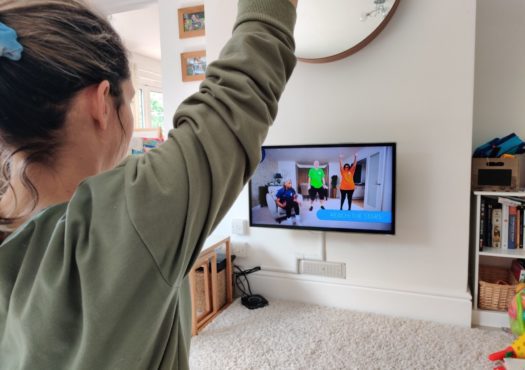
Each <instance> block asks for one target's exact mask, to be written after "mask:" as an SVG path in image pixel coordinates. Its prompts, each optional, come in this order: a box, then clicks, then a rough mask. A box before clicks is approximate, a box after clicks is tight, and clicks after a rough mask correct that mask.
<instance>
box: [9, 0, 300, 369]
mask: <svg viewBox="0 0 525 370" xmlns="http://www.w3.org/2000/svg"><path fill="white" fill-rule="evenodd" d="M295 5H296V3H295V1H293V0H240V2H239V5H238V16H237V20H236V22H235V25H234V28H233V34H232V37H231V39H230V40H229V41H228V43H227V44H226V45H225V46H224V48H223V50H222V52H221V54H220V57H219V59H218V60H217V61H215V62H213V63H211V64H210V65H209V66H208V69H207V71H206V79H205V80H204V81H203V82H202V83H201V85H200V86H199V90H198V92H197V93H195V94H193V95H191V96H190V97H188V98H187V99H186V100H185V101H184V102H183V103H182V104H181V105H180V106H179V108H178V110H177V112H176V113H175V116H174V118H173V124H174V127H175V128H176V129H174V130H172V131H170V133H169V136H168V139H167V140H166V142H165V143H164V144H162V145H161V146H160V147H159V148H157V149H155V150H152V151H150V152H149V153H147V154H145V155H141V156H131V157H127V158H126V159H125V160H124V161H122V160H123V158H124V157H125V155H126V153H127V148H128V144H129V142H130V137H131V132H132V130H133V117H132V113H131V108H130V104H131V101H132V98H133V96H134V88H133V85H132V83H131V78H130V68H129V62H128V57H127V54H126V51H125V49H124V47H123V45H122V42H121V40H120V38H119V36H118V35H117V34H116V33H115V31H114V30H113V29H112V27H111V26H110V24H109V23H108V22H107V20H106V19H104V18H103V17H101V16H98V15H97V14H96V13H94V12H93V11H91V10H90V9H89V8H88V7H87V6H86V5H85V4H84V3H83V2H82V1H79V0H27V1H11V0H0V158H1V159H0V167H1V171H0V174H1V176H0V229H1V231H2V233H3V235H2V236H1V239H0V242H1V245H0V369H2V370H22V369H53V370H60V369H75V370H79V369H89V370H92V369H97V370H102V369H112V370H120V369H122V370H124V369H125V370H133V369H188V368H189V364H188V358H189V343H190V338H191V306H190V299H189V285H188V279H187V274H188V271H189V270H190V268H191V266H192V264H193V262H194V261H195V259H196V257H197V256H198V254H199V252H200V249H201V247H202V245H203V243H204V242H205V240H206V238H207V236H208V234H209V233H210V232H211V230H213V228H214V227H215V226H216V225H217V223H218V222H219V221H220V220H221V218H222V217H223V216H224V215H225V213H226V212H227V211H228V209H229V208H230V206H231V205H232V204H233V202H234V201H235V199H236V197H237V195H238V194H239V193H240V192H241V190H242V188H243V186H244V184H245V183H246V182H247V181H248V179H249V178H250V176H251V175H252V174H253V171H254V170H255V168H256V166H257V165H258V163H259V162H260V157H261V144H262V142H263V141H264V139H265V137H266V134H267V131H268V128H269V126H270V125H271V123H272V121H273V120H274V119H275V116H276V114H277V103H278V100H279V98H280V96H281V94H282V92H283V90H284V87H285V84H286V82H287V80H288V79H289V77H290V75H291V73H292V70H293V68H294V66H295V63H296V58H295V56H294V47H295V46H294V40H293V28H294V24H295V17H296V13H295Z"/></svg>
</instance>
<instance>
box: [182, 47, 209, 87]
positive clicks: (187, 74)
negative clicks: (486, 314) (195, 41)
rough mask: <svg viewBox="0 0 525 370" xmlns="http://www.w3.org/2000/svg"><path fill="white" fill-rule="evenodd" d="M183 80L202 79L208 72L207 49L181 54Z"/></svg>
mask: <svg viewBox="0 0 525 370" xmlns="http://www.w3.org/2000/svg"><path fill="white" fill-rule="evenodd" d="M180 57H181V68H182V81H184V82H189V81H201V80H204V76H205V74H206V50H199V51H191V52H187V53H182V54H181V56H180Z"/></svg>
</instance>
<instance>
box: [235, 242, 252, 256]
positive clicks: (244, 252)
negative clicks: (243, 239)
mask: <svg viewBox="0 0 525 370" xmlns="http://www.w3.org/2000/svg"><path fill="white" fill-rule="evenodd" d="M232 254H235V255H236V256H237V257H238V258H245V257H247V256H248V243H232Z"/></svg>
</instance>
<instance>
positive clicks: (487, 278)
mask: <svg viewBox="0 0 525 370" xmlns="http://www.w3.org/2000/svg"><path fill="white" fill-rule="evenodd" d="M516 285H517V282H516V279H515V278H514V275H513V274H512V272H511V271H510V270H509V269H505V268H502V267H495V266H484V265H480V266H479V305H478V307H479V308H481V309H484V310H497V311H505V310H507V308H508V307H509V302H510V300H511V299H512V297H514V295H515V294H516V291H515V290H516Z"/></svg>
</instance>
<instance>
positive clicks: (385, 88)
mask: <svg viewBox="0 0 525 370" xmlns="http://www.w3.org/2000/svg"><path fill="white" fill-rule="evenodd" d="M176 3H177V1H171V0H160V7H161V22H162V23H166V22H169V21H170V19H168V18H171V16H172V15H174V14H176V7H177V6H176ZM219 3H220V4H219ZM205 6H206V19H207V51H208V59H209V61H211V60H213V59H215V58H216V57H217V55H218V51H219V49H220V46H222V45H223V44H224V43H225V42H226V40H227V38H228V36H229V35H230V32H231V29H232V24H233V20H234V16H235V7H236V0H223V1H220V2H217V1H211V0H208V1H206V3H205ZM475 12H476V6H475V0H465V1H457V0H444V1H432V0H403V1H401V4H400V6H399V8H398V10H397V13H396V14H395V16H394V17H393V18H392V21H391V23H390V24H389V25H388V26H387V27H386V29H385V30H384V31H383V33H381V34H380V35H379V37H378V38H377V39H376V40H374V41H373V42H372V43H371V44H370V45H368V46H367V47H366V48H365V49H363V50H361V51H360V52H358V53H357V54H355V55H353V56H350V57H348V58H346V59H344V60H341V61H338V62H333V63H329V64H321V65H313V64H304V63H299V64H298V65H297V68H296V70H295V72H294V74H293V76H292V78H291V80H290V82H289V84H288V86H287V89H286V91H285V93H284V95H283V97H282V99H281V104H280V109H279V114H278V117H277V120H276V123H275V125H277V126H278V127H279V130H278V131H277V130H272V131H270V134H269V136H268V139H267V142H266V144H268V145H284V144H302V143H310V144H311V143H340V142H344V141H347V142H381V141H394V142H397V145H398V147H397V184H396V185H397V195H396V204H397V211H396V217H397V231H396V235H395V236H383V235H367V234H343V233H327V234H326V247H327V260H329V261H338V262H344V263H346V267H347V271H346V273H347V274H346V275H347V278H346V280H342V279H326V278H318V277H314V276H306V275H295V274H294V272H295V271H296V270H297V261H296V258H297V257H298V256H302V257H307V258H320V257H321V247H322V243H323V238H322V235H321V234H320V233H318V232H309V231H288V230H274V229H261V228H251V230H250V232H249V235H247V236H237V235H232V239H233V241H234V243H248V246H249V248H248V257H247V258H245V259H242V261H241V260H239V262H242V264H243V265H244V266H245V267H252V266H254V265H260V266H262V267H263V271H262V272H260V273H257V274H253V275H250V281H251V282H252V284H253V287H254V290H255V291H256V292H257V293H260V294H263V295H265V296H267V297H269V298H270V299H271V298H272V297H277V298H287V297H288V298H289V299H295V300H301V301H307V302H314V303H320V304H329V305H334V306H340V307H349V308H353V309H357V310H366V311H377V312H382V313H386V314H392V315H400V316H406V317H417V318H424V319H430V320H435V321H440V322H450V323H456V324H460V325H470V314H471V304H470V295H469V294H468V292H467V275H468V248H469V241H468V230H469V199H470V196H469V191H470V176H469V169H470V154H471V146H470V144H471V141H472V112H473V85H474V81H473V79H474V43H475V42H474V41H475V40H474V32H475ZM171 21H173V20H171ZM162 27H163V28H162V34H163V36H162V37H163V39H162V41H163V42H162V46H163V50H162V53H163V74H164V86H165V93H166V97H167V100H166V111H167V112H170V110H171V111H174V107H175V106H176V105H178V103H179V101H180V100H181V99H180V95H182V94H184V91H182V90H179V88H180V84H179V85H177V84H176V82H177V78H176V76H178V75H179V74H180V72H179V69H180V68H177V63H178V61H177V60H176V59H177V58H176V54H177V53H178V52H179V50H178V49H179V47H178V46H176V45H175V46H174V45H173V44H170V42H168V41H169V40H168V39H169V38H171V39H173V37H174V36H173V35H176V33H175V31H174V30H175V27H176V25H170V24H167V25H166V24H164V25H162ZM172 28H173V29H172ZM166 32H169V35H168V36H166ZM173 70H175V71H176V73H174V72H173ZM316 127H317V128H319V129H315V128H316ZM320 127H322V128H323V129H322V130H321V129H320ZM305 128H308V129H307V130H306V129H305ZM232 218H243V219H247V218H248V194H247V191H244V192H243V193H242V194H241V195H240V197H239V199H238V201H237V202H236V204H235V205H234V206H233V208H232V210H231V211H230V213H229V214H228V216H227V217H226V219H225V220H224V222H223V223H222V224H221V225H220V226H219V227H218V229H217V231H216V233H215V234H214V235H213V236H212V239H213V238H218V237H219V236H222V235H229V234H230V230H231V226H230V225H231V219H232ZM272 271H281V272H272ZM282 271H288V273H282Z"/></svg>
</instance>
